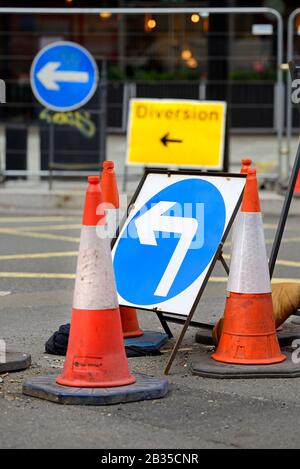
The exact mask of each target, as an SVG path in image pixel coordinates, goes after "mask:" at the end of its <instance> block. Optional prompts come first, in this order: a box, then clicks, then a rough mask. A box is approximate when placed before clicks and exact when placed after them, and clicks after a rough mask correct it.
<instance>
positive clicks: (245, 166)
mask: <svg viewBox="0 0 300 469" xmlns="http://www.w3.org/2000/svg"><path fill="white" fill-rule="evenodd" d="M241 163H242V167H241V171H240V173H241V174H247V173H248V170H249V169H250V168H251V165H252V160H251V159H250V158H244V159H242V161H241Z"/></svg>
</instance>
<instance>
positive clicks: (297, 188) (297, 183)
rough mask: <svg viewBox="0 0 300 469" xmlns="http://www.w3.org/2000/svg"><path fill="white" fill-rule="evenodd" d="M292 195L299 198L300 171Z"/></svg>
mask: <svg viewBox="0 0 300 469" xmlns="http://www.w3.org/2000/svg"><path fill="white" fill-rule="evenodd" d="M294 195H295V196H297V197H300V170H299V173H298V177H297V181H296V185H295V189H294Z"/></svg>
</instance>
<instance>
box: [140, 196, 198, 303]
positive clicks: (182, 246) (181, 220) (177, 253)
mask: <svg viewBox="0 0 300 469" xmlns="http://www.w3.org/2000/svg"><path fill="white" fill-rule="evenodd" d="M176 204H177V202H159V203H158V204H156V205H154V207H152V208H151V209H150V210H148V211H147V212H146V213H144V214H143V215H141V216H140V217H139V218H138V219H137V220H136V221H135V226H136V229H137V234H138V237H139V241H140V243H141V244H147V245H150V246H157V241H156V236H155V232H165V233H178V234H181V236H180V239H179V241H178V244H177V246H176V249H175V250H174V253H173V255H172V257H171V259H170V261H169V263H168V265H167V267H166V270H165V272H164V274H163V276H162V278H161V280H160V282H159V284H158V286H157V288H156V290H155V292H154V295H157V296H167V295H168V293H169V291H170V288H171V287H172V285H173V283H174V280H175V278H176V275H177V274H178V272H179V269H180V267H181V264H182V262H183V261H184V258H185V256H186V254H187V252H188V250H189V248H190V246H191V243H192V241H193V238H194V236H195V234H196V232H197V229H198V221H197V220H196V219H195V218H185V217H172V216H169V215H163V214H164V213H165V212H167V211H168V210H169V209H170V208H172V207H174V205H176Z"/></svg>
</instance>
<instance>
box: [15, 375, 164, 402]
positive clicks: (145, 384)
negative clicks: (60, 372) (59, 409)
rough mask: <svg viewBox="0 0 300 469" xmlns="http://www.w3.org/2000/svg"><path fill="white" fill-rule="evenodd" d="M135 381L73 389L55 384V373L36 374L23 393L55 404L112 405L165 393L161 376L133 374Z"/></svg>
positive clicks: (146, 398)
mask: <svg viewBox="0 0 300 469" xmlns="http://www.w3.org/2000/svg"><path fill="white" fill-rule="evenodd" d="M135 378H136V382H135V383H134V384H130V385H128V386H119V387H112V388H76V387H69V386H61V385H59V384H56V379H57V376H55V375H50V376H49V375H48V376H38V377H35V378H32V379H30V380H28V381H27V382H26V383H24V385H23V394H25V395H27V396H31V397H37V398H40V399H44V400H47V401H51V402H55V403H57V404H70V405H94V406H97V405H99V406H100V405H112V404H121V403H126V402H136V401H144V400H152V399H160V398H162V397H164V396H165V395H166V394H167V393H168V381H167V380H166V379H165V378H150V377H149V376H145V375H142V374H139V375H135Z"/></svg>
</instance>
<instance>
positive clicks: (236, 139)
mask: <svg viewBox="0 0 300 469" xmlns="http://www.w3.org/2000/svg"><path fill="white" fill-rule="evenodd" d="M297 145H298V138H293V139H292V141H291V161H290V164H292V163H293V160H294V155H295V154H296V148H297ZM229 149H230V171H231V172H239V170H240V161H241V159H242V158H245V157H250V158H252V159H253V162H254V164H255V166H256V168H257V171H258V177H259V181H260V185H261V187H262V188H263V189H262V190H261V192H260V197H261V202H262V211H263V213H265V214H269V215H275V216H276V215H278V213H279V212H280V211H281V208H282V205H283V201H284V192H282V191H281V193H278V190H277V187H276V185H274V174H276V171H278V169H277V168H278V163H279V162H278V142H277V139H276V136H275V135H255V137H254V136H253V135H232V136H231V138H230V145H229ZM283 150H284V151H283V152H282V155H281V165H282V168H283V174H286V172H287V168H288V166H289V163H288V156H287V154H286V151H285V149H284V148H283ZM125 156H126V137H125V136H124V135H109V136H108V138H107V159H111V160H113V161H114V162H115V168H116V174H117V178H118V185H119V188H120V192H121V190H122V193H123V195H124V196H127V197H128V199H129V198H130V196H131V195H132V194H133V193H134V191H135V188H136V186H137V183H138V181H139V180H140V178H141V176H142V174H143V168H142V167H136V166H134V167H130V168H129V169H128V178H127V183H126V187H125V186H124V171H125ZM59 174H60V175H61V174H62V173H61V172H58V173H57V176H56V177H55V179H54V183H53V188H52V190H49V184H48V181H47V180H45V179H43V180H39V179H38V178H37V177H36V176H32V177H30V178H29V179H28V180H24V179H22V178H21V179H17V180H16V179H13V180H11V179H10V180H7V181H6V182H5V183H3V184H1V185H0V209H1V208H2V209H5V210H13V211H15V210H18V209H21V210H23V209H29V210H30V209H35V210H37V211H38V212H39V213H42V212H43V210H45V209H47V210H52V211H54V213H57V211H58V210H60V209H64V210H68V211H69V213H79V214H80V213H82V208H83V200H84V191H85V187H86V183H85V177H83V178H81V179H79V180H74V179H73V180H72V179H63V180H62V179H61V177H59ZM91 174H93V173H92V172H91ZM290 213H291V214H293V215H298V214H300V198H298V199H294V201H293V204H292V206H291V208H290Z"/></svg>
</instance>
